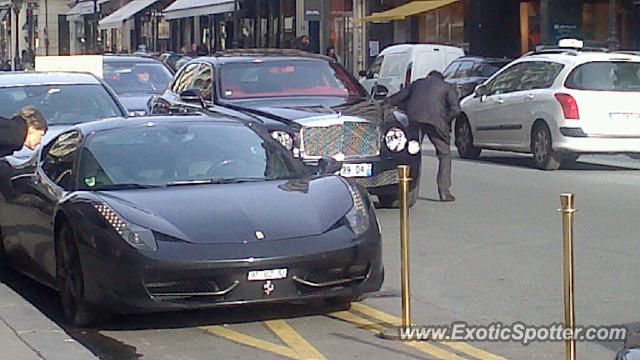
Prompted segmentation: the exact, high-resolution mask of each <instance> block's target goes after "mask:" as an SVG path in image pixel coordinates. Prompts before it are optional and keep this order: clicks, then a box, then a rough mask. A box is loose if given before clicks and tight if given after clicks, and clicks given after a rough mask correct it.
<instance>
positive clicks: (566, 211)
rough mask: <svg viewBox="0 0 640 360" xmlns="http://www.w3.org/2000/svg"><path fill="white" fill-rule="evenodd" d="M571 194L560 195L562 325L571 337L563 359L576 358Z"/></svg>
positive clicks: (574, 210) (572, 359) (572, 208)
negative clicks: (569, 332)
mask: <svg viewBox="0 0 640 360" xmlns="http://www.w3.org/2000/svg"><path fill="white" fill-rule="evenodd" d="M573 200H574V197H573V194H571V193H567V194H562V195H560V204H561V205H562V208H561V209H560V210H559V211H560V212H561V213H562V238H563V242H562V253H563V274H564V276H563V279H564V327H565V329H571V339H567V340H566V341H565V359H566V360H575V359H576V339H575V338H574V332H575V327H576V323H575V320H576V319H575V312H574V304H575V302H574V288H573V215H574V213H575V212H576V209H575V208H574V207H573V206H574V203H573Z"/></svg>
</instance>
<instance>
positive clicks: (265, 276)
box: [247, 268, 287, 281]
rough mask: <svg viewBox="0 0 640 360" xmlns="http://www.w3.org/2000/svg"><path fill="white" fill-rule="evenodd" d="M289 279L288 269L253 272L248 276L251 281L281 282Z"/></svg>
mask: <svg viewBox="0 0 640 360" xmlns="http://www.w3.org/2000/svg"><path fill="white" fill-rule="evenodd" d="M286 277H287V269H286V268H283V269H269V270H253V271H249V273H248V274H247V280H249V281H263V280H279V279H285V278H286Z"/></svg>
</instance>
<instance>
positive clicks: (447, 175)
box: [420, 124, 451, 195]
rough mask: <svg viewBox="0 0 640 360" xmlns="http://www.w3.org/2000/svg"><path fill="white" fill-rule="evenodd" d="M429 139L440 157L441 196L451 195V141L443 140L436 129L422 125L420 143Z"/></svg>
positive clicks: (439, 180) (439, 186)
mask: <svg viewBox="0 0 640 360" xmlns="http://www.w3.org/2000/svg"><path fill="white" fill-rule="evenodd" d="M425 135H427V136H428V137H429V141H431V143H432V144H433V146H435V148H436V155H437V156H438V192H439V193H440V195H447V194H450V190H451V144H450V143H449V139H443V138H442V136H440V134H438V131H436V128H435V127H433V125H430V124H420V143H421V144H422V140H423V139H424V136H425Z"/></svg>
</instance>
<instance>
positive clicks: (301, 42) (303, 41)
mask: <svg viewBox="0 0 640 360" xmlns="http://www.w3.org/2000/svg"><path fill="white" fill-rule="evenodd" d="M310 43H311V42H310V40H309V36H307V35H302V36H300V37H299V38H298V41H297V42H296V49H298V50H302V51H306V52H311V47H310V46H311V45H310Z"/></svg>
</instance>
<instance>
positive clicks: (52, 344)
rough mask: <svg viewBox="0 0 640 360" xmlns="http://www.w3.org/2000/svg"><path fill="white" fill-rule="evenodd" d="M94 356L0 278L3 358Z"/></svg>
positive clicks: (77, 359)
mask: <svg viewBox="0 0 640 360" xmlns="http://www.w3.org/2000/svg"><path fill="white" fill-rule="evenodd" d="M0 271H2V270H0ZM95 358H96V357H95V356H94V355H93V354H92V353H91V352H90V351H89V350H87V349H86V348H85V347H84V346H82V345H81V344H79V343H78V342H76V341H75V340H73V339H72V338H71V337H70V336H69V335H67V333H65V331H64V330H63V329H61V328H60V327H59V326H58V325H57V324H56V323H54V322H53V321H51V320H49V319H48V318H47V317H46V316H45V315H44V314H42V313H41V312H40V311H39V310H38V309H36V308H35V307H34V306H33V305H31V303H29V302H28V301H27V300H25V299H23V298H22V297H21V296H20V295H19V294H17V293H16V292H15V291H13V290H12V289H11V288H9V287H8V286H7V285H6V284H4V283H2V282H1V281H0V360H5V359H6V360H31V359H34V360H35V359H45V360H58V359H60V360H85V359H95Z"/></svg>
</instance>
